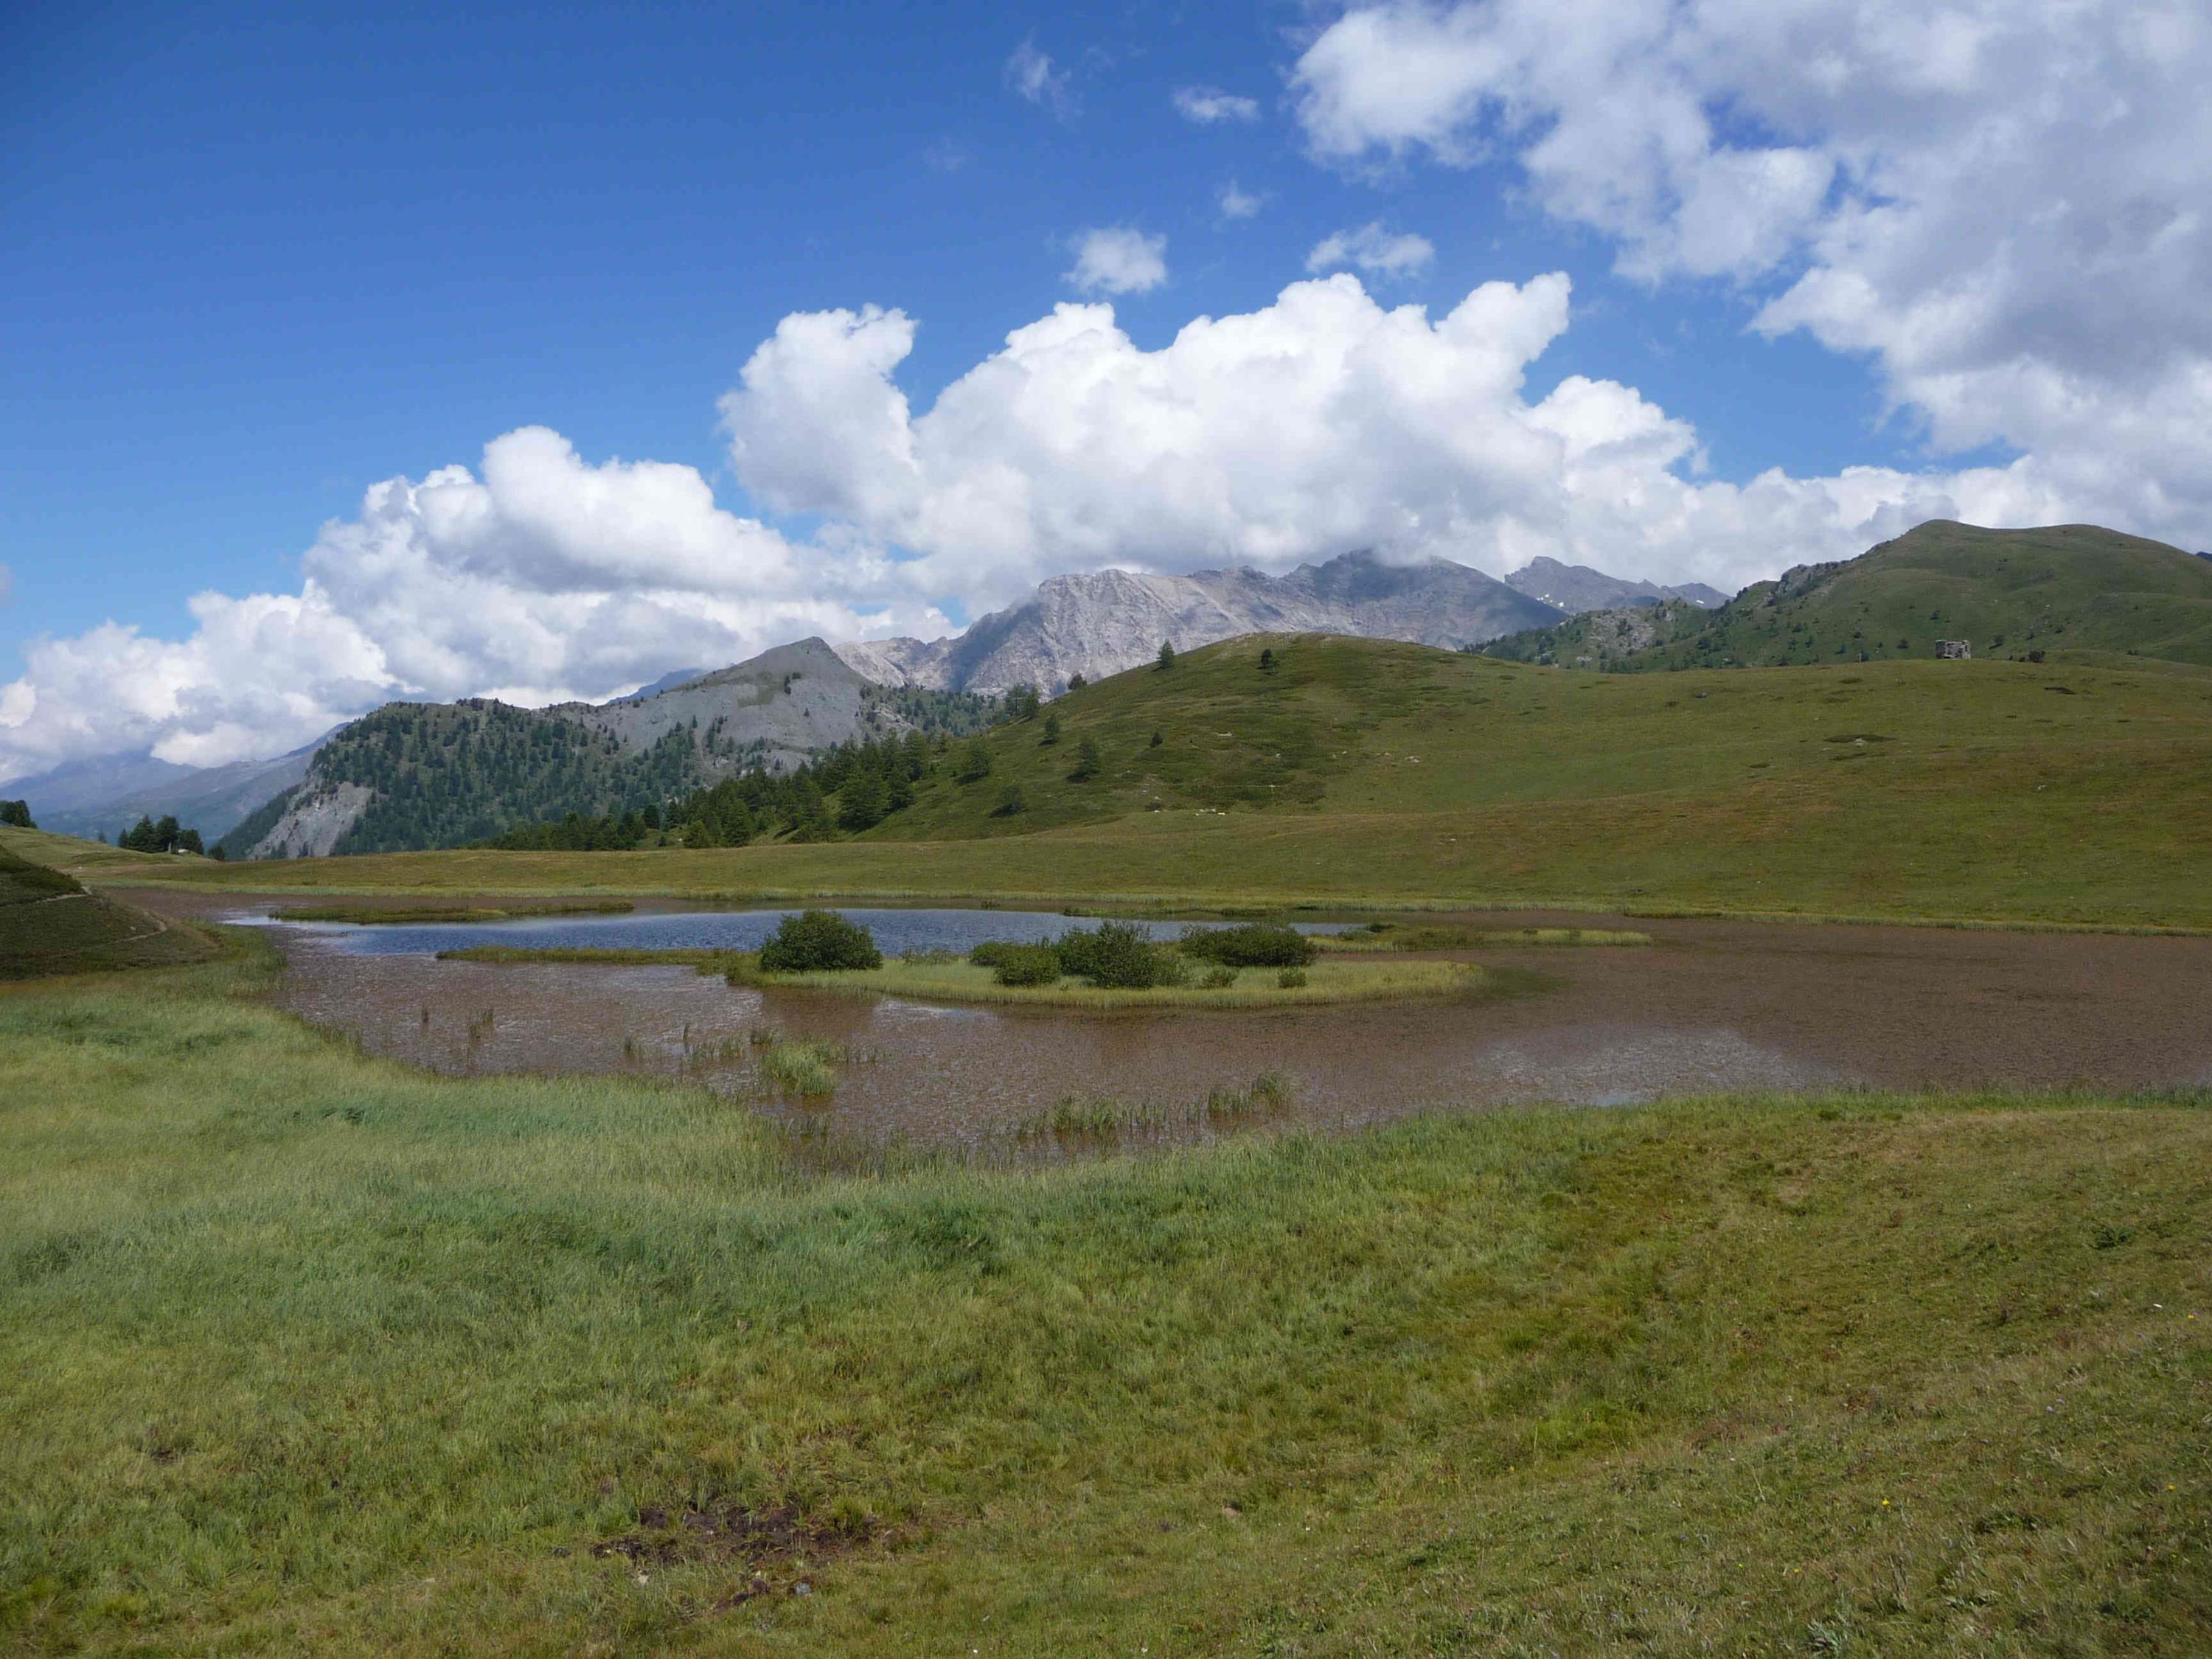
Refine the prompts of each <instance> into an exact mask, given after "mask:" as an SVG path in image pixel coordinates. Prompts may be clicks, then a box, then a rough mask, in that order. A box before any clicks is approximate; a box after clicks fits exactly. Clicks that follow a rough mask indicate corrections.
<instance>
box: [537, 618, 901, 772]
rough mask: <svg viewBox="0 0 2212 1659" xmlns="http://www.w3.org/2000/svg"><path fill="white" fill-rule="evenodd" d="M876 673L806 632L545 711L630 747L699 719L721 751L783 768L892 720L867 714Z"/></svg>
mask: <svg viewBox="0 0 2212 1659" xmlns="http://www.w3.org/2000/svg"><path fill="white" fill-rule="evenodd" d="M871 678H872V677H870V676H866V675H864V674H862V673H860V672H859V671H856V670H855V669H854V668H853V667H852V666H851V665H849V664H848V663H847V662H846V661H845V659H843V658H842V657H840V656H839V655H838V653H836V652H835V651H833V650H831V649H830V648H829V646H828V645H827V644H825V643H824V642H823V641H821V640H818V639H806V640H800V641H797V642H796V643H795V644H792V645H779V646H777V647H775V649H774V650H771V651H763V652H762V653H761V654H760V655H759V656H757V657H753V658H750V659H748V660H746V661H744V662H741V663H739V664H738V665H736V666H735V667H733V668H723V669H718V670H716V671H714V673H711V674H702V675H700V676H698V677H697V678H694V679H690V680H686V681H684V682H683V683H682V684H678V685H677V686H676V687H675V688H674V689H672V690H666V691H661V692H658V693H656V694H654V695H653V696H642V695H641V696H635V697H626V698H624V699H623V700H622V701H621V702H610V703H600V704H598V705H596V706H594V705H592V704H590V703H581V702H566V703H556V704H555V705H553V706H552V707H551V708H545V709H542V710H540V711H539V712H540V713H541V714H548V715H552V716H556V717H558V718H560V719H564V720H574V721H576V722H577V723H578V724H579V725H582V726H589V727H592V729H594V730H596V731H600V732H606V733H608V734H609V735H610V736H611V737H612V738H614V739H615V741H616V742H617V743H618V744H621V745H622V746H623V748H624V749H627V750H642V749H650V748H651V747H652V746H653V744H656V743H658V742H659V740H660V739H661V738H663V737H665V736H666V735H667V734H668V733H669V732H673V731H675V730H677V729H678V727H688V726H697V728H698V729H699V731H700V732H702V733H704V732H710V731H711V732H714V733H715V734H716V738H717V745H718V748H717V752H721V751H724V750H730V749H734V750H738V751H740V752H742V753H743V754H744V756H745V757H747V764H752V763H758V764H761V765H763V766H766V767H768V768H769V769H770V770H776V769H785V768H788V767H791V766H794V765H796V764H798V763H799V762H800V761H802V760H804V759H805V757H807V756H808V755H811V754H812V753H814V752H815V751H816V750H821V749H826V748H828V747H829V745H830V744H837V743H845V742H848V741H850V740H851V739H852V738H857V737H861V736H864V735H866V733H867V732H869V731H870V730H872V724H880V723H882V721H884V720H889V719H890V716H889V715H887V714H885V715H882V716H880V717H879V719H878V721H877V722H874V723H871V722H870V721H869V720H867V718H866V716H867V714H869V712H870V711H869V699H868V696H867V691H868V687H869V684H870V679H871ZM710 769H711V768H710Z"/></svg>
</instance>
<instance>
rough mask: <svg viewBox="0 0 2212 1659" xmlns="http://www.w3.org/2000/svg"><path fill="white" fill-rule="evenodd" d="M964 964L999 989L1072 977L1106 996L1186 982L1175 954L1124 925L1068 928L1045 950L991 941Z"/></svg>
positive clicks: (1186, 972)
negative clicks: (986, 974)
mask: <svg viewBox="0 0 2212 1659" xmlns="http://www.w3.org/2000/svg"><path fill="white" fill-rule="evenodd" d="M968 960H969V961H970V962H973V963H977V964H979V965H981V966H982V967H985V968H988V969H991V970H992V972H993V974H994V976H995V977H996V978H997V980H998V981H999V983H1000V984H1001V985H1050V984H1053V983H1054V982H1056V981H1058V980H1059V979H1060V976H1061V975H1075V976H1077V977H1079V978H1082V979H1087V980H1089V981H1091V983H1092V984H1093V985H1097V986H1099V987H1102V988H1103V989H1107V990H1116V991H1148V990H1151V989H1152V988H1153V987H1156V986H1164V985H1181V984H1183V983H1185V982H1186V981H1187V980H1188V977H1189V970H1188V968H1187V967H1186V966H1185V964H1184V963H1183V962H1182V958H1180V957H1178V956H1176V953H1175V951H1172V950H1170V949H1169V948H1168V947H1166V946H1164V945H1155V944H1153V943H1152V940H1151V939H1149V938H1147V937H1146V933H1145V931H1144V929H1142V928H1141V927H1135V926H1133V925H1132V924H1131V923H1128V922H1126V921H1107V922H1101V923H1100V924H1099V925H1098V926H1097V927H1096V928H1095V929H1090V930H1085V929H1084V928H1080V927H1076V928H1071V929H1069V930H1068V931H1067V932H1066V933H1062V934H1061V935H1060V937H1059V938H1058V939H1054V941H1053V942H1052V943H1051V944H1049V945H1011V944H1008V943H1006V942H1005V941H1004V940H999V939H994V940H990V941H988V942H987V943H985V944H982V945H977V946H976V947H975V949H974V950H973V951H969V953H968Z"/></svg>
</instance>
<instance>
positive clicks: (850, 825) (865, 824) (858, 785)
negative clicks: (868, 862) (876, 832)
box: [837, 767, 890, 833]
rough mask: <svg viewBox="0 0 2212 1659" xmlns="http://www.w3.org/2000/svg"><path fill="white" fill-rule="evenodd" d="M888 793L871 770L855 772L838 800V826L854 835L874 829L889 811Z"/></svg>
mask: <svg viewBox="0 0 2212 1659" xmlns="http://www.w3.org/2000/svg"><path fill="white" fill-rule="evenodd" d="M888 811H890V791H889V790H887V789H885V788H884V775H883V774H882V773H880V772H878V771H877V770H876V769H874V768H873V767H869V768H867V769H865V770H862V771H859V772H856V773H854V775H853V776H852V777H851V778H850V779H849V780H848V781H847V782H846V785H845V787H844V791H843V793H842V794H841V795H840V796H839V798H838V812H837V825H838V827H839V828H840V829H849V830H852V831H854V832H855V833H858V832H859V831H860V830H862V829H874V828H875V827H876V826H877V825H878V824H879V823H882V822H883V821H884V814H885V813H887V812H888Z"/></svg>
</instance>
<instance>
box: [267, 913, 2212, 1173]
mask: <svg viewBox="0 0 2212 1659" xmlns="http://www.w3.org/2000/svg"><path fill="white" fill-rule="evenodd" d="M778 914H781V913H777V912H765V913H763V912H755V913H750V915H745V916H743V917H732V916H731V915H727V914H726V913H725V914H722V915H681V914H679V915H636V916H627V917H617V918H598V917H594V918H589V919H583V920H579V919H573V918H556V919H550V920H547V921H532V922H523V923H509V924H503V925H501V927H499V928H498V929H497V931H496V933H495V938H499V939H514V938H515V936H516V934H517V933H520V932H522V931H524V930H528V931H529V932H531V933H532V934H533V935H534V936H535V937H534V938H533V939H532V942H534V943H552V942H556V940H557V941H560V942H581V943H602V942H612V940H611V938H610V935H611V934H612V933H615V932H616V930H617V929H620V930H625V932H624V933H623V934H621V935H617V936H621V937H626V938H627V939H629V940H632V941H635V940H637V939H640V938H647V939H653V940H655V941H658V942H664V943H674V942H677V941H682V942H684V943H690V944H695V945H696V944H708V945H732V944H739V943H744V942H746V939H747V935H746V934H745V933H741V932H736V931H725V930H734V929H736V928H738V927H747V928H751V929H755V930H764V929H765V928H766V927H769V926H772V925H773V922H774V920H775V916H776V915H778ZM859 914H862V915H865V916H866V918H867V919H868V920H869V921H870V925H871V926H872V927H874V928H875V930H876V932H877V934H878V938H879V939H884V942H885V943H886V945H890V946H891V947H892V948H894V949H918V948H930V947H933V946H934V947H937V948H955V947H956V946H957V942H958V941H960V940H962V939H980V938H988V937H995V938H1010V937H1011V938H1020V937H1039V936H1043V935H1047V934H1051V933H1058V932H1060V931H1061V930H1063V929H1064V928H1066V927H1069V926H1073V925H1076V924H1075V923H1073V922H1071V921H1069V919H1067V918H1066V917H1064V916H1059V915H1048V914H1043V913H1038V912H1010V911H997V910H974V911H964V912H947V911H936V912H928V911H898V910H886V911H878V912H864V913H859ZM1458 919H1459V920H1465V921H1471V922H1474V923H1475V924H1477V925H1482V926H1512V927H1522V926H1527V925H1530V924H1532V923H1534V924H1536V925H1544V926H1551V925H1583V926H1589V927H1622V926H1627V925H1631V924H1628V923H1626V921H1624V920H1623V919H1620V918H1615V917H1588V916H1548V915H1546V916H1539V915H1530V914H1522V915H1515V916H1510V917H1498V916H1473V915H1470V916H1466V917H1462V918H1458ZM1632 925H1633V926H1635V927H1639V928H1642V929H1644V931H1646V932H1648V933H1652V934H1653V935H1655V937H1656V944H1654V945H1652V946H1650V948H1648V949H1606V948H1580V949H1561V950H1553V951H1510V950H1505V951H1478V952H1475V953H1474V958H1475V959H1476V960H1479V961H1482V962H1485V963H1489V964H1491V965H1493V966H1511V967H1514V968H1517V969H1531V968H1533V969H1538V970H1540V971H1541V975H1543V976H1544V978H1545V979H1547V981H1551V988H1550V989H1548V990H1547V991H1545V992H1542V993H1541V994H1532V995H1525V996H1516V997H1493V998H1487V999H1476V1000H1465V1001H1457V1002H1438V1003H1407V1004H1396V1005H1391V1004H1384V1005H1376V1004H1366V1005H1360V1006H1351V1007H1344V1008H1307V1009H1297V1010H1276V1011H1268V1012H1237V1013H1219V1012H1209V1013H1191V1012H1181V1013H1172V1014H1158V1013H1133V1014H1121V1015H1115V1016H1110V1017H1101V1016H1098V1015H1094V1014H1075V1013H1062V1012H1049V1011H1042V1010H1035V1009H1004V1008H948V1007H940V1006H928V1005H923V1004H918V1003H913V1002H908V1001H902V1000H896V999H884V1000H870V999H866V998H860V997H850V996H841V995H837V994H831V993H825V992H809V991H799V990H774V991H761V990H755V989H745V988H739V987H731V986H728V985H726V984H725V983H724V982H723V981H721V980H720V979H719V978H714V977H704V976H702V975H697V974H695V973H693V972H692V971H691V970H690V969H688V968H684V967H679V966H676V965H673V964H671V965H669V966H666V967H661V966H621V967H605V966H593V965H589V964H564V963H529V964H524V965H518V966H502V965H496V964H490V963H464V962H440V961H438V960H436V959H435V957H432V956H430V955H427V954H424V953H423V952H424V951H428V950H433V949H437V948H442V947H443V946H444V945H447V943H448V942H449V940H450V939H451V937H452V935H453V933H456V932H472V933H487V932H491V931H492V930H490V929H484V928H468V929H455V928H443V927H441V928H438V929H430V928H402V927H393V928H388V929H386V928H348V929H340V930H335V931H334V930H329V929H323V928H289V927H288V928H285V929H283V930H282V938H283V941H284V945H285V948H286V951H287V954H288V957H289V961H290V964H291V965H290V969H289V971H288V973H287V974H286V975H285V976H284V979H283V982H282V985H281V987H280V991H279V999H280V1000H281V1001H282V1002H283V1004H284V1006H288V1007H289V1008H292V1009H294V1010H295V1011H296V1012H300V1013H301V1014H302V1015H304V1016H306V1017H307V1018H309V1019H311V1020H313V1021H314V1022H316V1023H317V1024H323V1025H327V1026H331V1027H334V1028H337V1029H340V1030H347V1031H351V1032H354V1033H356V1034H357V1035H358V1036H360V1038H361V1040H362V1044H363V1046H364V1047H365V1048H368V1049H369V1050H370V1051H371V1052H374V1053H376V1054H387V1055H391V1056H393V1057H396V1058H398V1059H402V1060H409V1061H412V1062H414V1063H416V1064H420V1065H424V1066H433V1067H435V1068H437V1069H439V1070H441V1071H447V1072H454V1073H494V1072H513V1071H530V1072H581V1073H622V1074H629V1075H634V1076H659V1077H671V1078H690V1079H697V1080H698V1081H700V1082H702V1083H703V1084H705V1085H708V1086H709V1087H711V1088H714V1089H716V1090H718V1091H722V1092H725V1093H726V1094H729V1095H731V1096H732V1097H735V1098H738V1099H742V1100H744V1101H745V1102H747V1103H749V1104H750V1105H752V1106H754V1107H755V1108H757V1109H759V1110H761V1111H763V1112H765V1113H767V1114H769V1115H771V1116H774V1117H776V1118H779V1119H781V1120H783V1121H787V1122H788V1123H791V1124H793V1125H799V1126H806V1127H810V1128H812V1129H817V1130H819V1129H822V1128H823V1127H825V1126H826V1127H828V1128H829V1130H830V1131H831V1132H833V1133H834V1134H835V1135H836V1137H837V1138H838V1139H840V1140H841V1141H842V1142H844V1143H846V1144H848V1145H858V1146H888V1145H892V1144H897V1143H904V1144H908V1145H912V1146H922V1147H930V1146H940V1147H950V1148H958V1149H964V1150H967V1151H969V1152H977V1153H982V1154H988V1155H994V1156H995V1155H1000V1154H1006V1155H1012V1156H1021V1157H1038V1156H1042V1157H1052V1156H1058V1155H1062V1154H1064V1153H1065V1152H1067V1151H1068V1150H1069V1149H1068V1148H1067V1147H1065V1146H1059V1145H1057V1144H1055V1143H1053V1142H1052V1141H1051V1140H1050V1139H1049V1138H1048V1137H1047V1138H1045V1139H1043V1140H1042V1141H1040V1140H1039V1139H1036V1137H1033V1136H1024V1135H1023V1134H1022V1133H1021V1130H1022V1128H1023V1127H1024V1125H1029V1124H1034V1123H1035V1122H1036V1121H1037V1120H1039V1119H1040V1117H1042V1116H1046V1115H1049V1114H1050V1112H1051V1110H1052V1109H1053V1107H1054V1103H1057V1102H1060V1101H1061V1100H1063V1099H1066V1098H1070V1097H1080V1098H1085V1099H1096V1098H1097V1097H1110V1098H1112V1099H1114V1100H1116V1101H1119V1102H1122V1103H1130V1104H1133V1105H1135V1104H1141V1103H1147V1102H1149V1103H1155V1104H1156V1106H1157V1107H1158V1108H1159V1110H1158V1111H1157V1112H1156V1113H1154V1114H1153V1115H1154V1116H1156V1117H1158V1118H1162V1119H1164V1120H1166V1121H1169V1122H1170V1124H1172V1125H1176V1126H1180V1127H1175V1128H1173V1129H1172V1130H1171V1131H1170V1132H1169V1133H1167V1134H1166V1136H1165V1138H1168V1139H1176V1138H1182V1139H1190V1138H1202V1137H1203V1136H1205V1135H1206V1134H1209V1133H1215V1132H1216V1131H1217V1130H1218V1128H1219V1127H1221V1126H1219V1125H1217V1124H1211V1123H1208V1122H1207V1121H1205V1120H1204V1119H1203V1116H1202V1115H1201V1116H1200V1118H1199V1119H1198V1120H1196V1121H1194V1119H1193V1116H1192V1113H1191V1111H1190V1108H1191V1106H1192V1104H1193V1103H1195V1102H1199V1101H1200V1100H1202V1099H1203V1098H1204V1097H1206V1095H1207V1093H1208V1091H1212V1090H1215V1089H1218V1088H1223V1087H1230V1088H1234V1087H1237V1086H1239V1085H1246V1084H1249V1082H1250V1081H1251V1080H1252V1079H1254V1078H1255V1077H1258V1076H1260V1075H1261V1074H1262V1073H1267V1072H1271V1071H1272V1072H1281V1073H1287V1074H1288V1075H1289V1076H1290V1077H1291V1078H1292V1079H1295V1081H1296V1083H1297V1096H1296V1098H1295V1102H1294V1103H1293V1104H1292V1105H1291V1107H1290V1108H1289V1109H1288V1111H1287V1113H1286V1114H1285V1115H1287V1117H1288V1118H1289V1119H1290V1120H1291V1121H1297V1122H1299V1123H1304V1124H1307V1125H1310V1126H1314V1127H1329V1128H1334V1127H1356V1126H1359V1125H1364V1124H1371V1123H1376V1122H1381V1121H1388V1120H1390V1119H1393V1118H1398V1117H1402V1116H1406V1115H1411V1114H1413V1113H1416V1112H1420V1111H1424V1110H1428V1109H1437V1108H1455V1109H1460V1108H1474V1109H1479V1108H1481V1107H1485V1106H1495V1105H1502V1104H1508V1103H1528V1102H1536V1101H1555V1102H1564V1103H1580V1104H1586V1105H1607V1104H1626V1103H1637V1102H1643V1101H1650V1100H1656V1099H1660V1098H1662V1097H1684V1096H1697V1095H1710V1094H1717V1093H1730V1092H1748V1091H1802V1090H1818V1089H1826V1088H1833V1087H1851V1086H1868V1087H1878V1088H1899V1089H1923V1088H1931V1087H1932V1088H1952V1089H1963V1088H1972V1087H1979V1086H1985V1085H1996V1086H2006V1087H2027V1088H2052V1087H2067V1086H2087V1087H2093V1088H2097V1089H2102V1090H2111V1091H2126V1090H2134V1089H2142V1088H2147V1087H2177V1086H2179V1087H2188V1086H2205V1085H2207V1084H2208V1083H2212V940H2206V939H2154V938H2128V937H2114V936H2100V935H2090V934H2027V933H1965V932H1951V931H1942V930H1935V929H1911V928H1876V927H1807V926H1796V927H1792V926H1778V927H1760V926H1757V925H1753V924H1747V923H1720V922H1673V921H1662V922H1655V921H1638V922H1635V923H1634V924H1632ZM1181 926H1182V924H1179V923H1172V922H1170V923H1162V924H1158V927H1157V929H1156V931H1159V932H1163V933H1172V932H1175V931H1177V930H1178V929H1179V928H1180V927H1181ZM900 929H907V930H911V931H909V932H901V931H898V930H900ZM955 929H957V930H966V931H959V932H956V931H952V930H955ZM410 936H411V937H410ZM758 936H759V934H758V932H757V931H756V932H755V933H752V934H751V935H750V937H751V938H752V939H757V937H758ZM410 945H411V948H398V947H403V946H410ZM766 1030H774V1031H777V1032H781V1033H782V1034H785V1035H787V1036H810V1037H814V1038H818V1039H822V1040H824V1041H829V1042H838V1043H842V1044H846V1045H849V1047H850V1048H851V1050H852V1051H853V1052H854V1054H856V1055H858V1056H861V1058H860V1059H859V1060H856V1061H855V1062H854V1063H851V1064H846V1065H841V1066H839V1067H838V1070H839V1073H840V1082H839V1085H838V1087H837V1089H836V1092H835V1094H834V1096H832V1097H830V1098H829V1100H828V1101H827V1102H815V1103H799V1102H795V1101H787V1100H781V1099H778V1098H776V1097H775V1096H774V1095H773V1093H772V1092H771V1091H768V1090H767V1089H766V1087H765V1085H764V1081H763V1078H762V1076H761V1074H760V1071H759V1065H758V1051H757V1048H756V1047H755V1046H754V1045H753V1043H752V1042H750V1041H748V1038H749V1036H750V1034H752V1033H754V1032H756V1031H766ZM1009 1149H1012V1151H1011V1152H1010V1151H1009Z"/></svg>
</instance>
